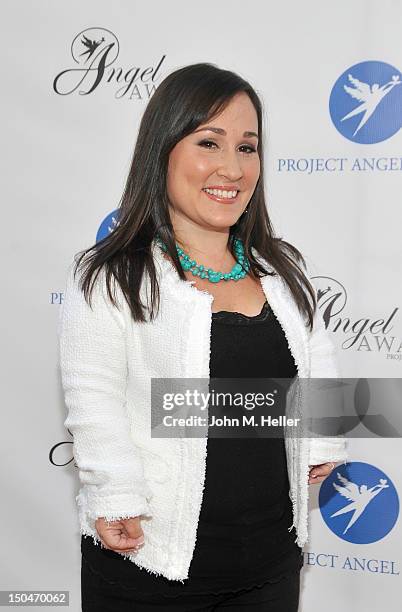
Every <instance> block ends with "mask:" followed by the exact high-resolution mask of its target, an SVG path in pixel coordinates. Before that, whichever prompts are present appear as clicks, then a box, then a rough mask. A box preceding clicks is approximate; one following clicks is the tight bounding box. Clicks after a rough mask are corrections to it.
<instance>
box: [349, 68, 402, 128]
mask: <svg viewBox="0 0 402 612" xmlns="http://www.w3.org/2000/svg"><path fill="white" fill-rule="evenodd" d="M348 79H349V81H350V82H351V83H352V85H353V86H354V87H350V86H349V85H344V86H343V88H344V90H345V91H346V93H348V94H349V95H350V96H351V97H352V98H355V99H356V100H359V102H362V104H360V105H359V106H356V107H355V108H354V109H353V110H352V111H351V112H350V113H348V114H347V115H345V116H344V117H342V119H341V121H345V119H349V118H350V117H354V116H355V115H359V114H360V113H364V115H363V117H362V120H361V121H360V123H359V125H358V126H357V128H356V130H355V131H354V133H353V136H355V134H357V132H358V131H359V130H360V129H361V128H362V127H363V125H364V124H365V123H367V121H368V120H369V118H370V117H371V115H372V114H373V113H374V111H375V109H376V108H377V106H378V105H379V103H380V102H381V100H382V99H383V98H384V97H385V96H386V95H387V94H388V93H389V92H390V91H391V89H393V88H394V87H395V85H401V83H402V81H401V80H400V79H399V75H393V77H392V79H391V81H388V83H385V85H382V86H381V87H380V86H379V84H378V83H374V84H373V85H371V86H370V85H369V84H368V83H363V82H362V81H359V80H358V79H355V78H354V77H353V76H352V75H351V74H348Z"/></svg>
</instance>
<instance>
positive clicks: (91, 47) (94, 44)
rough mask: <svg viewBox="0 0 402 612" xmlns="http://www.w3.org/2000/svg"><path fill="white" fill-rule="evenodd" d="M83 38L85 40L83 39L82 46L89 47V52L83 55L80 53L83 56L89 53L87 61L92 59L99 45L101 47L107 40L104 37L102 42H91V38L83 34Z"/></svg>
mask: <svg viewBox="0 0 402 612" xmlns="http://www.w3.org/2000/svg"><path fill="white" fill-rule="evenodd" d="M83 37H84V39H85V40H82V39H81V42H82V44H83V45H84V47H87V50H86V51H84V52H83V53H80V56H81V55H86V54H87V53H88V57H87V59H89V58H90V57H91V55H93V53H95V51H96V49H97V48H98V47H99V45H101V44H102V43H103V42H104V40H105V38H104V36H102V38H101V39H100V40H98V41H97V40H91V39H90V38H88V36H85V34H83Z"/></svg>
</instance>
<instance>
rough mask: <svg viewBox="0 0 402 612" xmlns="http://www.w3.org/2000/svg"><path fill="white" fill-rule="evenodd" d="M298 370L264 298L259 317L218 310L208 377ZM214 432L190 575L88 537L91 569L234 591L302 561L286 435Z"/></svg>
mask: <svg viewBox="0 0 402 612" xmlns="http://www.w3.org/2000/svg"><path fill="white" fill-rule="evenodd" d="M296 374H297V370H296V366H295V363H294V360H293V357H292V355H291V353H290V351H289V347H288V345H287V341H286V337H285V335H284V332H283V330H282V328H281V326H280V324H279V322H278V320H277V319H276V317H275V315H274V313H273V311H272V310H271V308H270V306H269V304H268V303H267V301H266V302H265V304H264V306H263V308H262V310H261V312H260V313H259V314H258V315H256V316H255V317H248V316H246V315H244V314H241V313H233V312H227V311H219V312H217V313H213V315H212V330H211V354H210V377H211V378H288V379H291V378H293V377H294V376H295V375H296ZM209 414H210V416H211V412H210V413H209ZM211 434H213V428H211V427H210V428H209V433H208V440H207V464H206V475H205V487H204V492H203V500H202V505H201V512H200V517H199V524H198V529H197V540H196V544H195V549H194V554H193V558H192V561H191V565H190V569H189V578H188V580H186V581H185V583H184V584H183V583H181V582H178V581H172V580H168V579H167V578H166V577H164V576H158V575H155V574H152V573H150V572H148V571H147V570H145V569H142V568H139V567H138V566H137V565H135V564H134V563H132V562H131V561H129V560H128V559H125V558H124V557H122V556H121V555H120V554H118V553H115V552H113V551H111V550H107V549H105V548H101V546H100V545H95V544H94V542H93V540H92V538H91V537H84V536H83V537H82V539H81V551H82V555H83V557H84V558H85V560H86V561H87V562H88V564H89V566H90V567H91V568H92V569H93V571H95V572H97V573H99V574H101V575H102V576H103V577H104V578H105V579H106V580H108V581H109V582H117V583H120V584H123V585H124V586H126V587H129V588H133V589H136V590H138V591H141V592H146V591H147V592H153V593H156V592H158V593H162V594H164V595H167V596H177V595H180V594H184V593H219V592H222V591H237V590H240V589H244V588H247V587H249V586H253V585H262V584H264V583H265V582H267V581H269V580H271V579H272V580H276V579H278V578H279V577H281V576H284V575H286V574H287V573H289V572H291V571H294V570H295V569H299V568H301V566H302V564H303V560H302V552H301V548H300V547H299V546H298V545H297V544H296V543H295V541H294V540H295V532H294V529H292V530H291V531H289V530H288V528H290V526H291V525H292V522H293V514H292V504H291V500H290V497H289V480H288V473H287V464H286V453H285V445H284V440H283V438H279V437H277V438H263V437H254V438H253V437H250V436H248V437H243V438H241V437H237V438H230V437H225V438H222V437H214V436H213V435H211ZM145 545H146V544H145Z"/></svg>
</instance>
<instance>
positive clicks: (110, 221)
mask: <svg viewBox="0 0 402 612" xmlns="http://www.w3.org/2000/svg"><path fill="white" fill-rule="evenodd" d="M118 224H119V210H118V209H116V210H114V211H113V212H111V213H110V214H109V215H107V217H105V218H104V219H103V221H102V223H101V224H100V226H99V229H98V232H97V234H96V242H99V241H100V240H103V238H106V236H108V235H109V234H111V233H112V232H113V230H115V229H116V227H117V226H118Z"/></svg>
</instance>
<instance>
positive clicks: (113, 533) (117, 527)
mask: <svg viewBox="0 0 402 612" xmlns="http://www.w3.org/2000/svg"><path fill="white" fill-rule="evenodd" d="M95 527H96V531H97V532H98V535H99V537H100V540H101V542H102V545H103V546H104V547H105V548H107V549H109V550H113V551H114V552H120V553H121V552H138V550H139V549H140V548H141V546H143V544H144V541H145V540H144V532H143V531H142V527H141V521H140V517H139V516H136V517H132V518H126V519H120V520H118V521H107V520H106V519H104V518H98V519H96V522H95Z"/></svg>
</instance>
